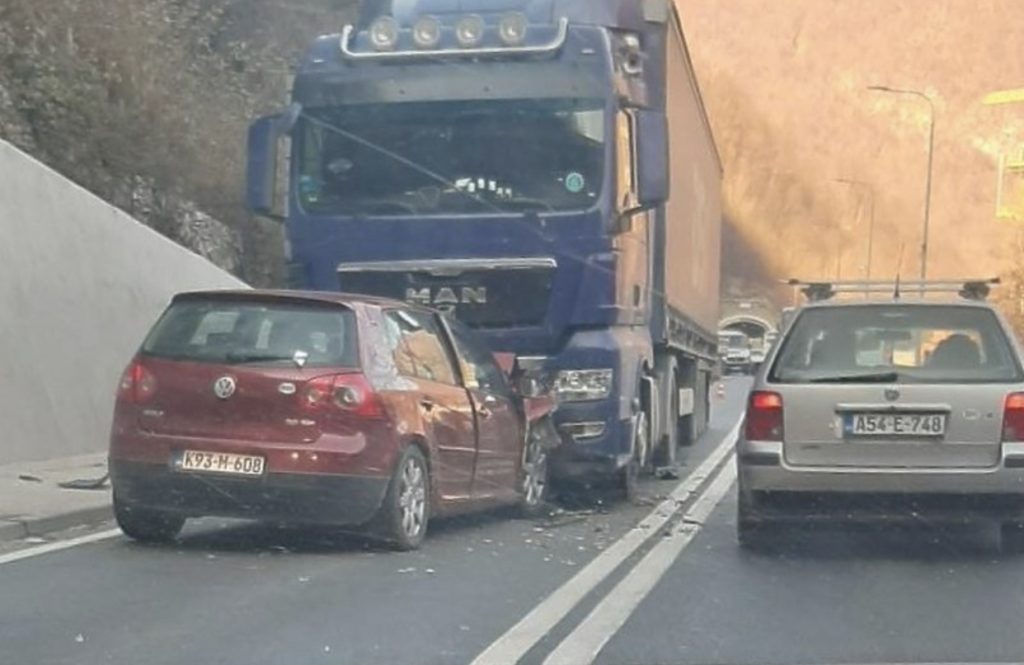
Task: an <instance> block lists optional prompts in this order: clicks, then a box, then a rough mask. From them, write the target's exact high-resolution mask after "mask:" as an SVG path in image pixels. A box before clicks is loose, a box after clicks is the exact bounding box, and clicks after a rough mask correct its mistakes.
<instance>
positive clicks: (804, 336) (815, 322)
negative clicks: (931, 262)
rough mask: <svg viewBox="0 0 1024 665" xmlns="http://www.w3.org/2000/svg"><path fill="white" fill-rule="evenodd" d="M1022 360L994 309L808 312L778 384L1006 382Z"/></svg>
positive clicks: (788, 339) (778, 367)
mask: <svg viewBox="0 0 1024 665" xmlns="http://www.w3.org/2000/svg"><path fill="white" fill-rule="evenodd" d="M1020 379H1021V370H1020V365H1019V363H1018V361H1017V358H1016V354H1015V352H1014V350H1013V347H1012V345H1011V344H1010V341H1009V340H1008V339H1007V337H1006V333H1005V332H1004V331H1003V327H1002V325H1000V323H999V320H998V319H997V318H996V316H995V314H994V313H993V312H992V311H990V310H988V309H985V308H982V307H963V306H955V305H914V306H901V305H866V306H863V307H860V306H846V307H822V308H813V309H807V310H805V311H804V312H803V313H802V314H801V315H800V316H799V317H798V318H797V319H796V321H795V322H794V323H793V325H792V327H791V328H790V329H789V332H788V333H787V334H786V336H785V338H784V340H783V342H782V347H781V349H780V351H779V355H778V357H777V359H776V360H775V362H774V364H773V366H772V370H771V373H770V375H769V380H771V381H775V382H778V383H862V382H863V383H867V382H896V381H899V382H910V383H990V382H994V383H1009V382H1015V381H1019V380H1020Z"/></svg>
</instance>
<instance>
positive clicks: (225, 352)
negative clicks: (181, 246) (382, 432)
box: [142, 300, 358, 367]
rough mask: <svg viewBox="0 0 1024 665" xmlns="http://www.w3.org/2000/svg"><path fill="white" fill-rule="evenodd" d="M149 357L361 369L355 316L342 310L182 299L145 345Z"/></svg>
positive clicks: (159, 324) (170, 309) (171, 308)
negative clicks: (298, 362) (300, 362)
mask: <svg viewBox="0 0 1024 665" xmlns="http://www.w3.org/2000/svg"><path fill="white" fill-rule="evenodd" d="M142 352H143V353H144V354H145V355H148V356H153V357H161V358H172V359H177V360H192V361H196V362H209V363H228V364H232V363H285V362H293V361H294V359H295V357H296V353H297V352H298V353H299V354H300V356H301V357H303V358H304V366H309V367H356V366H358V354H357V348H356V341H355V314H354V313H353V312H351V311H350V310H345V309H341V308H337V307H321V306H306V305H292V304H278V303H273V304H268V303H260V302H245V301H236V302H232V301H223V300H216V301H191V300H185V301H179V302H176V303H174V304H172V305H171V306H170V307H169V308H168V309H167V311H166V312H165V313H164V315H163V316H162V317H161V318H160V320H159V321H158V322H157V324H156V325H155V326H154V327H153V330H152V332H151V333H150V334H149V336H148V337H147V338H146V340H145V342H144V343H143V345H142Z"/></svg>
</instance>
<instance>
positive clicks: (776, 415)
mask: <svg viewBox="0 0 1024 665" xmlns="http://www.w3.org/2000/svg"><path fill="white" fill-rule="evenodd" d="M746 437H747V441H782V395H780V394H778V393H772V392H765V391H755V392H752V393H750V402H749V403H748V405H747V421H746Z"/></svg>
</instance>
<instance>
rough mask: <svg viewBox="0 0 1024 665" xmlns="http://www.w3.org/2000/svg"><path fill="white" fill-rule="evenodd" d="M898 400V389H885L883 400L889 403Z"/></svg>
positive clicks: (894, 387)
mask: <svg viewBox="0 0 1024 665" xmlns="http://www.w3.org/2000/svg"><path fill="white" fill-rule="evenodd" d="M899 398H900V389H899V388H897V387H896V386H890V387H888V388H886V389H885V399H887V400H889V401H890V402H895V401H896V400H898V399H899Z"/></svg>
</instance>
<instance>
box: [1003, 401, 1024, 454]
mask: <svg viewBox="0 0 1024 665" xmlns="http://www.w3.org/2000/svg"><path fill="white" fill-rule="evenodd" d="M1003 441H1008V442H1009V441H1024V393H1010V394H1009V395H1007V396H1006V402H1004V404H1003Z"/></svg>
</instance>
